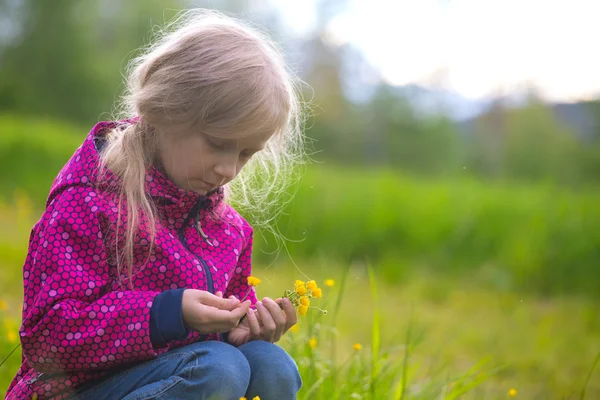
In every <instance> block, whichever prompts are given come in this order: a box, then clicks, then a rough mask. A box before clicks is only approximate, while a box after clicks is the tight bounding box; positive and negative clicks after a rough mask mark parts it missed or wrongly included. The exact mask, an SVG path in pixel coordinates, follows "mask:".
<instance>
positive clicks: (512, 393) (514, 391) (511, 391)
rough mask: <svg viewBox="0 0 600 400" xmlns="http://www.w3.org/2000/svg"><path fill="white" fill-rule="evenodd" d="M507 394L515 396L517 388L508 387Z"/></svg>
mask: <svg viewBox="0 0 600 400" xmlns="http://www.w3.org/2000/svg"><path fill="white" fill-rule="evenodd" d="M508 395H509V396H510V397H515V396H516V395H517V389H510V390H509V391H508Z"/></svg>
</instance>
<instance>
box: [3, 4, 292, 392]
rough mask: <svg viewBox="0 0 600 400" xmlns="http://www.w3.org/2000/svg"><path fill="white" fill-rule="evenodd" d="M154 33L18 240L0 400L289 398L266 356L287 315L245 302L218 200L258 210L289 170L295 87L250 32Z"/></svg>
mask: <svg viewBox="0 0 600 400" xmlns="http://www.w3.org/2000/svg"><path fill="white" fill-rule="evenodd" d="M169 28H171V29H170V30H169V31H170V33H168V34H166V35H163V36H162V38H161V39H160V40H158V41H157V43H155V44H154V45H152V46H151V47H150V48H149V49H148V51H146V52H145V54H144V55H142V56H141V57H138V58H137V59H135V60H134V61H133V64H132V68H131V69H130V71H131V72H130V74H129V79H128V93H127V95H126V96H125V98H124V100H125V104H126V105H127V110H126V112H127V113H128V118H127V119H123V120H119V121H115V122H101V123H99V124H97V125H96V126H95V127H94V128H93V129H92V130H91V132H90V133H89V135H88V136H87V138H86V140H85V141H84V142H83V144H82V145H81V147H80V148H79V149H77V151H76V152H75V154H74V155H73V157H72V158H71V159H70V161H69V162H68V163H67V164H66V165H65V167H64V168H63V169H62V171H61V172H60V173H59V174H58V176H57V178H56V180H55V181H54V183H53V185H52V188H51V191H50V195H49V197H48V201H47V204H46V210H45V212H44V214H43V215H42V217H41V219H40V220H39V222H38V223H37V224H36V225H35V226H34V228H33V230H32V233H31V239H30V243H29V251H28V254H27V258H26V261H25V266H24V269H23V279H24V289H25V299H24V304H23V324H22V326H21V329H20V337H21V344H22V348H23V360H22V361H23V364H22V366H21V368H20V370H19V371H18V373H17V376H16V377H15V379H14V380H13V382H12V383H11V385H10V387H9V390H8V394H7V398H8V399H31V398H36V399H47V398H55V399H65V398H73V399H128V400H132V399H209V398H210V399H235V400H237V399H239V398H240V397H242V396H245V397H247V398H253V397H254V396H260V398H261V399H262V400H268V399H277V400H283V399H293V398H295V397H296V392H297V391H298V390H299V389H300V386H301V379H300V377H299V374H298V369H297V366H296V364H295V363H294V361H293V360H292V359H291V358H290V356H289V355H288V354H287V353H285V351H284V350H282V349H281V348H280V347H278V346H276V345H274V344H273V343H274V342H276V341H278V340H279V339H280V338H281V336H282V335H283V334H284V333H285V332H286V331H287V330H288V329H289V328H290V327H291V326H292V325H294V324H295V323H296V320H297V319H296V312H295V308H294V307H293V305H292V304H291V303H290V302H289V300H287V299H283V300H282V299H275V300H272V299H269V298H263V299H262V301H257V300H256V296H255V293H254V290H253V288H252V287H250V286H249V285H248V282H247V278H248V277H249V276H250V273H251V271H250V270H251V252H252V238H253V233H252V232H253V231H252V228H251V227H250V225H249V224H248V223H247V222H246V221H245V220H244V219H243V218H242V217H240V215H239V214H238V213H237V212H236V211H234V210H233V208H232V207H230V206H229V205H228V204H227V203H226V202H225V200H226V198H227V197H228V196H231V197H232V198H235V199H236V201H237V202H238V203H241V204H250V205H252V204H254V205H255V206H261V204H262V205H265V206H266V204H267V202H268V201H272V199H273V197H272V195H273V193H280V192H281V190H279V189H280V188H281V187H280V186H279V184H280V183H281V181H280V179H279V178H281V177H283V178H285V177H286V176H289V175H287V174H286V173H285V171H288V168H289V167H292V166H293V165H294V163H295V162H297V161H299V160H301V156H302V152H301V149H302V146H301V145H302V132H301V130H300V122H299V121H300V120H299V101H298V97H297V94H296V93H297V89H296V87H295V85H294V84H295V81H294V80H293V78H292V75H291V74H290V73H288V71H287V69H286V67H285V64H284V62H283V61H282V57H281V55H280V53H279V52H278V51H277V50H276V48H275V47H274V45H273V44H272V43H271V42H270V41H269V40H268V39H267V38H266V37H265V36H263V35H262V34H260V33H258V32H257V31H255V30H253V29H251V28H248V27H246V26H244V25H243V24H241V23H240V22H238V21H235V20H233V19H231V18H228V17H225V16H223V15H220V14H218V13H215V12H201V11H190V12H187V13H185V14H184V15H183V17H181V18H179V19H178V20H177V21H176V23H175V24H173V25H171V26H170V27H169ZM173 28H174V29H173ZM245 166H246V168H244V167H245ZM243 168H244V171H243V173H242V174H241V175H240V176H238V174H240V172H241V171H242V169H243ZM247 173H249V174H247ZM236 176H237V179H236V180H235V181H233V182H232V180H233V179H234V178H236ZM230 182H231V183H230ZM255 183H262V189H261V190H253V186H252V185H253V184H255ZM267 196H269V197H267Z"/></svg>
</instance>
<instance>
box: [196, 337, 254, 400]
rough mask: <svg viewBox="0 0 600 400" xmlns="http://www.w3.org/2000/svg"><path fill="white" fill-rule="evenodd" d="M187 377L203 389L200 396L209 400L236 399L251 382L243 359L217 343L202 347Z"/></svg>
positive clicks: (245, 360) (222, 344) (244, 391)
mask: <svg viewBox="0 0 600 400" xmlns="http://www.w3.org/2000/svg"><path fill="white" fill-rule="evenodd" d="M187 374H188V379H189V380H190V381H193V382H196V383H197V386H198V387H199V388H201V389H202V390H201V391H202V394H203V395H208V398H211V399H212V398H218V399H221V398H223V399H234V398H235V399H239V398H240V397H242V396H244V395H245V393H246V390H247V388H248V385H249V383H250V365H249V364H248V360H247V359H246V357H245V356H244V355H243V354H242V353H241V352H240V351H239V350H238V349H237V348H236V347H233V346H231V345H229V344H226V343H222V342H217V341H215V342H210V346H209V347H206V346H204V347H203V348H201V351H199V352H198V354H197V357H195V359H194V360H193V361H192V362H191V363H190V365H189V366H188V372H187Z"/></svg>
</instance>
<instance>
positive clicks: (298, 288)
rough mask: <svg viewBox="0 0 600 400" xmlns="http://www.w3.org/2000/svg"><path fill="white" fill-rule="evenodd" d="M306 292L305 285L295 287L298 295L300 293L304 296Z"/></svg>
mask: <svg viewBox="0 0 600 400" xmlns="http://www.w3.org/2000/svg"><path fill="white" fill-rule="evenodd" d="M307 292H308V290H306V287H305V286H298V287H296V293H298V295H300V296H304V295H305V294H306V293H307Z"/></svg>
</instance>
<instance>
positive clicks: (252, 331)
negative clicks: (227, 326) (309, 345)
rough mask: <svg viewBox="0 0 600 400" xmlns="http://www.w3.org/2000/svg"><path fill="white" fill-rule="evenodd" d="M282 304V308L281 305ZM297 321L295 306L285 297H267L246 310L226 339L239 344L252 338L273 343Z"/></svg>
mask: <svg viewBox="0 0 600 400" xmlns="http://www.w3.org/2000/svg"><path fill="white" fill-rule="evenodd" d="M280 304H281V306H283V310H282V309H281V306H280ZM296 322H298V315H297V314H296V308H295V307H294V306H293V305H292V302H291V301H290V300H289V299H287V298H284V299H281V298H279V299H276V300H271V299H270V298H268V297H265V298H264V299H262V302H260V301H259V302H257V303H256V311H255V310H253V309H250V310H248V315H247V317H246V318H245V319H244V320H243V321H242V322H241V323H240V324H239V325H238V326H237V327H235V328H233V329H232V330H231V332H229V337H228V341H229V343H231V344H232V345H234V346H240V345H242V344H244V343H247V342H250V341H252V340H265V341H267V342H271V343H275V342H277V341H279V339H281V336H283V334H285V333H286V332H287V331H288V330H289V329H290V328H291V327H292V326H294V324H296Z"/></svg>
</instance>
